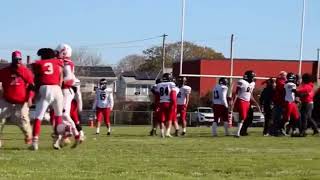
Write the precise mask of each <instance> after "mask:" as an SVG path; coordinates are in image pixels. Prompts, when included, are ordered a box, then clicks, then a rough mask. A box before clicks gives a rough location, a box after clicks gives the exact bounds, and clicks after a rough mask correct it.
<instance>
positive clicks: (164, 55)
mask: <svg viewBox="0 0 320 180" xmlns="http://www.w3.org/2000/svg"><path fill="white" fill-rule="evenodd" d="M167 36H168V35H166V34H163V35H162V74H164V73H165V72H164V69H165V67H164V65H165V59H166V46H165V42H166V37H167Z"/></svg>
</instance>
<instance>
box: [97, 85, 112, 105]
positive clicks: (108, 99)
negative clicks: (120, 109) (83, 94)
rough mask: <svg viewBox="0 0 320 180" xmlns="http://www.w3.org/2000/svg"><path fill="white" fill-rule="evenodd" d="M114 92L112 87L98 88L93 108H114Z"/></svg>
mask: <svg viewBox="0 0 320 180" xmlns="http://www.w3.org/2000/svg"><path fill="white" fill-rule="evenodd" d="M113 104H114V102H113V92H112V89H110V88H106V89H104V90H102V89H100V88H98V89H97V90H96V98H95V101H94V104H93V109H96V108H111V109H112V108H113Z"/></svg>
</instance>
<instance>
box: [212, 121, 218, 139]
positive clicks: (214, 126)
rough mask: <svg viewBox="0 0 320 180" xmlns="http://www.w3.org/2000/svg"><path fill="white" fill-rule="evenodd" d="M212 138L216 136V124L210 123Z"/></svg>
mask: <svg viewBox="0 0 320 180" xmlns="http://www.w3.org/2000/svg"><path fill="white" fill-rule="evenodd" d="M212 136H217V123H216V122H213V123H212Z"/></svg>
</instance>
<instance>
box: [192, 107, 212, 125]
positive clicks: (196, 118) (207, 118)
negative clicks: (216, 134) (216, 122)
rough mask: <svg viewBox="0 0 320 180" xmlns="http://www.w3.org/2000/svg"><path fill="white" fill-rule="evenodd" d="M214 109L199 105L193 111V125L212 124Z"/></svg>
mask: <svg viewBox="0 0 320 180" xmlns="http://www.w3.org/2000/svg"><path fill="white" fill-rule="evenodd" d="M213 117H214V116H213V109H212V108H211V107H198V108H197V110H196V111H195V112H194V113H193V118H192V121H191V125H193V126H200V125H208V126H210V125H211V124H212V122H213Z"/></svg>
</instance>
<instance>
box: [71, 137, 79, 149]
mask: <svg viewBox="0 0 320 180" xmlns="http://www.w3.org/2000/svg"><path fill="white" fill-rule="evenodd" d="M79 144H81V142H80V139H76V140H75V141H74V144H73V145H72V146H71V148H72V149H74V148H76V147H77V146H78V145H79Z"/></svg>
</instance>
